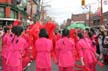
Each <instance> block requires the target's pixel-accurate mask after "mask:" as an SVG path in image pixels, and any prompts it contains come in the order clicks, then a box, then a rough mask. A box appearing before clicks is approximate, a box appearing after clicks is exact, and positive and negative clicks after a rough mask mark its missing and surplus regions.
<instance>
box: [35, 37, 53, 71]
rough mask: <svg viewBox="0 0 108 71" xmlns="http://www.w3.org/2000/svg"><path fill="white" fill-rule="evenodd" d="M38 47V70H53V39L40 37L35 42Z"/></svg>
mask: <svg viewBox="0 0 108 71" xmlns="http://www.w3.org/2000/svg"><path fill="white" fill-rule="evenodd" d="M35 47H36V66H37V67H36V71H51V50H52V47H53V44H52V41H51V40H50V39H47V38H39V39H37V40H36V42H35Z"/></svg>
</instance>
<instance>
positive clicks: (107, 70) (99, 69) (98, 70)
mask: <svg viewBox="0 0 108 71" xmlns="http://www.w3.org/2000/svg"><path fill="white" fill-rule="evenodd" d="M35 68H36V65H35V62H32V63H31V65H30V66H29V67H28V68H27V70H26V71H36V69H35ZM52 70H53V71H58V68H57V65H55V64H54V63H53V62H52ZM96 71H108V65H107V66H104V67H100V66H99V65H97V66H96Z"/></svg>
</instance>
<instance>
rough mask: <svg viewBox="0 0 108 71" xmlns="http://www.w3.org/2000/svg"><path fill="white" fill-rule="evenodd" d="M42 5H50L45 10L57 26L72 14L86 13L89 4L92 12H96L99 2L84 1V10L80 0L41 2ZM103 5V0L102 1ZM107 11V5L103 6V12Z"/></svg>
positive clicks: (93, 0)
mask: <svg viewBox="0 0 108 71" xmlns="http://www.w3.org/2000/svg"><path fill="white" fill-rule="evenodd" d="M43 1H44V4H46V5H50V7H48V8H46V10H47V14H48V15H49V16H51V17H52V18H53V19H54V20H55V21H56V22H58V24H62V23H63V21H64V20H66V19H68V18H71V16H72V14H78V13H85V12H88V11H89V9H88V6H89V4H91V10H92V12H96V10H97V8H98V6H100V2H99V0H86V3H85V4H86V5H87V6H86V8H82V6H81V0H43ZM107 1H108V0H107ZM103 3H104V0H103ZM107 10H108V5H103V11H104V12H105V11H107Z"/></svg>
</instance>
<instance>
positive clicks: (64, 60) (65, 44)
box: [55, 29, 75, 71]
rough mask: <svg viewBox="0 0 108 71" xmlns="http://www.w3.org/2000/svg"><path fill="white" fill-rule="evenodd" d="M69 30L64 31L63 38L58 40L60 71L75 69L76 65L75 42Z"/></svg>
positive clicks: (57, 53) (57, 54)
mask: <svg viewBox="0 0 108 71" xmlns="http://www.w3.org/2000/svg"><path fill="white" fill-rule="evenodd" d="M68 36H69V30H67V29H64V30H63V31H62V38H61V39H60V40H58V41H57V42H56V47H55V49H56V56H57V63H58V67H59V71H74V70H73V67H74V65H75V58H74V53H73V51H74V48H75V44H74V41H73V40H72V39H70V38H69V37H68Z"/></svg>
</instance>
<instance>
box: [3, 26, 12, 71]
mask: <svg viewBox="0 0 108 71" xmlns="http://www.w3.org/2000/svg"><path fill="white" fill-rule="evenodd" d="M13 37H14V35H13V34H12V33H11V32H10V29H9V28H8V27H5V28H4V34H3V36H2V70H3V71H7V70H8V65H6V57H7V54H8V47H9V46H10V44H11V41H12V39H13Z"/></svg>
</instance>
